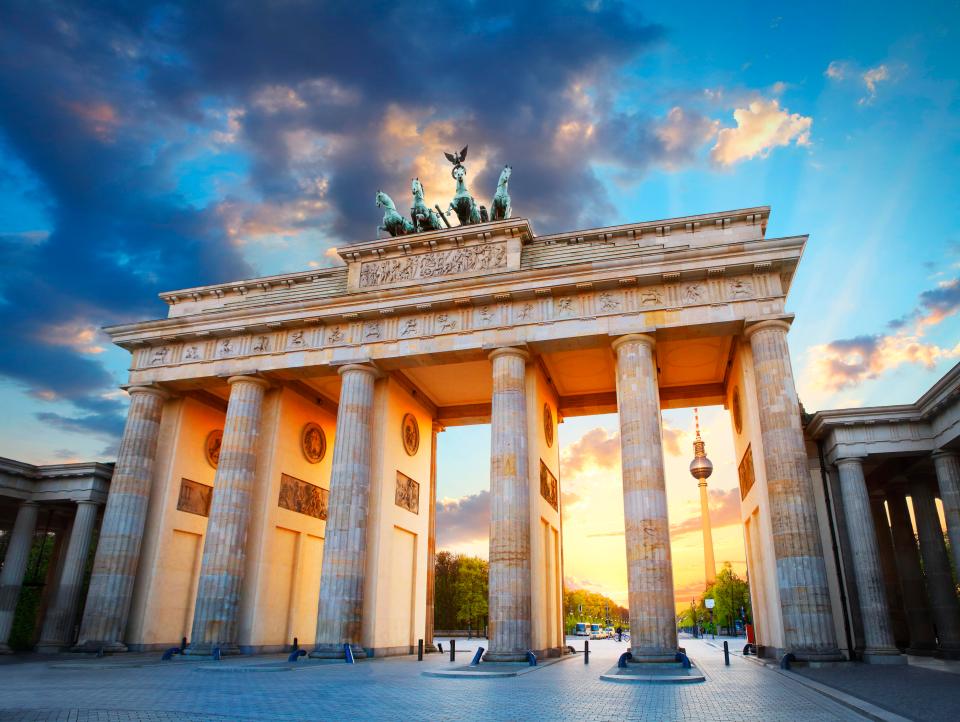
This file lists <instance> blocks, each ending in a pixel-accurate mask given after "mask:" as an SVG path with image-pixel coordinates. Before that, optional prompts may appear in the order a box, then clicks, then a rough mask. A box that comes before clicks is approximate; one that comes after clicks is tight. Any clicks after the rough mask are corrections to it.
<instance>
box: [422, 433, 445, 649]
mask: <svg viewBox="0 0 960 722" xmlns="http://www.w3.org/2000/svg"><path fill="white" fill-rule="evenodd" d="M441 431H443V427H442V426H441V425H440V424H439V423H437V422H436V421H434V422H433V425H432V429H431V432H430V522H429V523H430V526H429V531H428V533H427V612H426V614H427V618H426V619H425V620H424V626H423V629H424V631H423V645H424V648H425V649H426V650H427V651H428V652H436V651H437V645H435V644H434V643H433V615H434V606H435V605H434V599H435V598H436V583H437V569H436V566H437V434H439V433H440V432H441Z"/></svg>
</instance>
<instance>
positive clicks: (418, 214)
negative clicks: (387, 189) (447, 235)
mask: <svg viewBox="0 0 960 722" xmlns="http://www.w3.org/2000/svg"><path fill="white" fill-rule="evenodd" d="M411 191H412V192H413V207H412V208H411V209H410V217H411V218H412V219H413V230H414V233H420V232H421V231H439V230H440V229H441V228H442V227H443V226H442V224H441V223H440V216H438V215H437V212H436V211H435V210H433V209H432V208H430V207H429V206H428V205H427V204H426V202H424V200H423V184H422V183H421V182H420V179H419V178H414V179H413V183H412V184H411Z"/></svg>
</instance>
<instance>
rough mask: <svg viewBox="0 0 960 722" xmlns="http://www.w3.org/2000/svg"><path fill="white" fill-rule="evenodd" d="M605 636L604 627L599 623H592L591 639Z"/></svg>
mask: <svg viewBox="0 0 960 722" xmlns="http://www.w3.org/2000/svg"><path fill="white" fill-rule="evenodd" d="M604 637H605V635H604V633H603V627H601V626H600V625H599V624H591V625H590V639H603V638H604Z"/></svg>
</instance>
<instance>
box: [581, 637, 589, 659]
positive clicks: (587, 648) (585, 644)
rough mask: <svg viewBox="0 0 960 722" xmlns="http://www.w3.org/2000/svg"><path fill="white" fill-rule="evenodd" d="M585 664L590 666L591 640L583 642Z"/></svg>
mask: <svg viewBox="0 0 960 722" xmlns="http://www.w3.org/2000/svg"><path fill="white" fill-rule="evenodd" d="M583 663H584V664H590V640H589V639H584V640H583Z"/></svg>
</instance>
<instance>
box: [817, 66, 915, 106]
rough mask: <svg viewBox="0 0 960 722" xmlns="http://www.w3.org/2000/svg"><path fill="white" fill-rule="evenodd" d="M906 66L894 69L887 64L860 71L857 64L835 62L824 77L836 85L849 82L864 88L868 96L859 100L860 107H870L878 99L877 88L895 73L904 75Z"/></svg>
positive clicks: (825, 72)
mask: <svg viewBox="0 0 960 722" xmlns="http://www.w3.org/2000/svg"><path fill="white" fill-rule="evenodd" d="M904 69H905V66H904V65H903V64H902V63H901V64H895V65H894V67H893V68H891V66H890V65H888V64H886V63H881V64H880V65H877V66H874V67H872V68H867V69H865V70H864V69H860V68H858V67H857V64H856V63H850V62H847V61H843V60H833V61H831V62H830V64H829V65H828V66H827V69H826V70H825V71H824V75H825V76H827V77H828V78H829V79H830V80H832V81H833V82H835V83H844V82H847V83H849V84H850V85H851V86H855V87H857V88H859V87H861V86H862V87H863V88H865V89H866V92H867V94H866V95H864V96H862V97H860V98H859V99H858V100H857V104H858V105H869V104H870V103H872V102H873V101H874V99H875V98H876V97H877V86H879V85H880V83H883V82H888V81H890V80H892V79H893V75H894V72H895V71H896V72H898V73H902V71H903V70H904Z"/></svg>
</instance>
